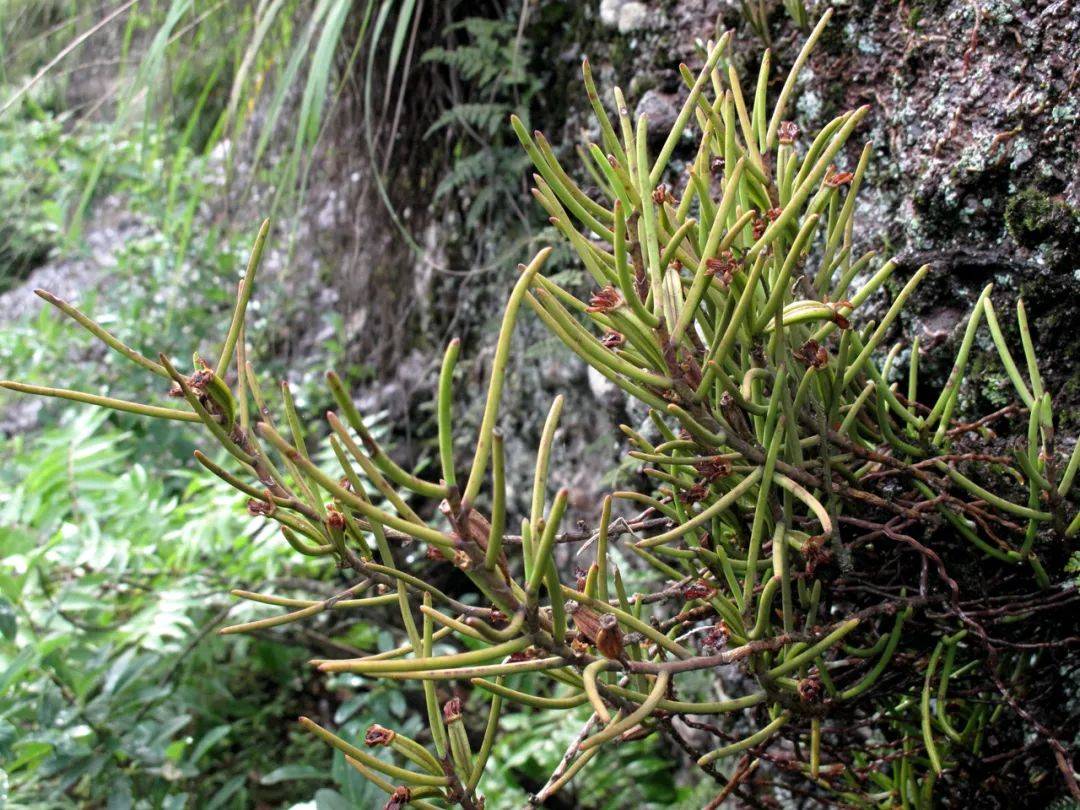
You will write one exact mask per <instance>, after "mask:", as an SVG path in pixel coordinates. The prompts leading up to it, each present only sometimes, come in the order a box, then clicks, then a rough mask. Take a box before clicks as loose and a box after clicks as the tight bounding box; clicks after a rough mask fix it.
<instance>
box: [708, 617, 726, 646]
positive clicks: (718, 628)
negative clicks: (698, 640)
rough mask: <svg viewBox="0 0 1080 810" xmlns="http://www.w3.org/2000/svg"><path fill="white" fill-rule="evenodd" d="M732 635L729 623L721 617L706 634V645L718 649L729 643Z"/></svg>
mask: <svg viewBox="0 0 1080 810" xmlns="http://www.w3.org/2000/svg"><path fill="white" fill-rule="evenodd" d="M730 636H731V633H730V631H729V630H728V626H727V623H726V622H725V621H724V620H723V619H721V620H720V621H718V622H717V623H716V624H714V625H713V626H712V627H710V628H709V631H708V632H707V633H706V634H705V646H706V647H709V648H711V649H714V650H718V649H720V648H721V647H723V646H724V645H725V644H727V640H728V638H729V637H730Z"/></svg>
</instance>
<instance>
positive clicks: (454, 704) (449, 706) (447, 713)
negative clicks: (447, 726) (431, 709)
mask: <svg viewBox="0 0 1080 810" xmlns="http://www.w3.org/2000/svg"><path fill="white" fill-rule="evenodd" d="M442 713H443V720H445V721H446V722H447V723H453V722H454V721H455V720H460V719H461V698H456V697H455V698H450V700H448V701H446V703H444V704H443V708H442Z"/></svg>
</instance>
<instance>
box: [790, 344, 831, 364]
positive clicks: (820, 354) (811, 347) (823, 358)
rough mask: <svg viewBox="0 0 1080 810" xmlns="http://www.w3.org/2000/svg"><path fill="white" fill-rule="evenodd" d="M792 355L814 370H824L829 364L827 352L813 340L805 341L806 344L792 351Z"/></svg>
mask: <svg viewBox="0 0 1080 810" xmlns="http://www.w3.org/2000/svg"><path fill="white" fill-rule="evenodd" d="M792 354H793V355H794V356H795V359H797V360H799V361H801V362H803V363H805V364H806V365H808V366H813V367H814V368H825V366H826V365H828V363H829V352H828V350H827V349H826V348H825V347H824V346H822V345H821V344H820V343H818V342H817V341H816V340H814V339H813V338H811V339H810V340H808V341H806V343H804V344H803V345H802V346H800V347H799V348H798V349H796V350H795V351H793V352H792Z"/></svg>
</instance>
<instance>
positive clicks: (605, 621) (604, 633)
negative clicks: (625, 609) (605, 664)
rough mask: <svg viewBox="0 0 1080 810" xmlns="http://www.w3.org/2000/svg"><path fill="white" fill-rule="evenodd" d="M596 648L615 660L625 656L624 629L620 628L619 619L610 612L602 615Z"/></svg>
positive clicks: (606, 656)
mask: <svg viewBox="0 0 1080 810" xmlns="http://www.w3.org/2000/svg"><path fill="white" fill-rule="evenodd" d="M596 649H597V650H599V651H600V654H601V655H603V656H604V657H605V658H610V659H612V660H613V661H621V660H622V659H623V657H624V656H625V654H626V653H625V652H624V650H623V637H622V630H621V629H620V628H619V620H618V619H616V618H615V617H614V616H612V615H611V614H610V613H605V614H604V615H603V616H601V617H600V629H599V631H598V632H597V634H596Z"/></svg>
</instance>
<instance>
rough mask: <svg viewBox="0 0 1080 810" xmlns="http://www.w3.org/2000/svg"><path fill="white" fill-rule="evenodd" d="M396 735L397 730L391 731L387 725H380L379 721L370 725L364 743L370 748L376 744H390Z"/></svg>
mask: <svg viewBox="0 0 1080 810" xmlns="http://www.w3.org/2000/svg"><path fill="white" fill-rule="evenodd" d="M396 736H397V732H395V731H391V730H390V729H388V728H386V727H385V726H380V725H379V724H378V723H373V724H372V725H370V726H368V730H367V731H366V732H365V733H364V745H366V746H368V747H369V748H373V747H375V746H376V745H390V743H392V742H393V741H394V737H396Z"/></svg>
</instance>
